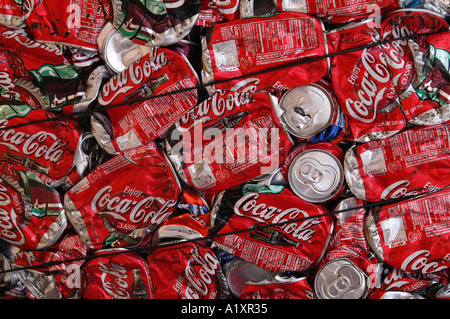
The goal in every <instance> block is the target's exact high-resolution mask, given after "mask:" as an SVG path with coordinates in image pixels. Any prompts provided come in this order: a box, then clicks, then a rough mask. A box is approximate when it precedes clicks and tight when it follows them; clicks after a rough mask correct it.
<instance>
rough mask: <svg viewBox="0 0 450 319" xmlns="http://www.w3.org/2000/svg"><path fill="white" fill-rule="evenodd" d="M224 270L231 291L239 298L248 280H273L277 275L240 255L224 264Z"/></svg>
mask: <svg viewBox="0 0 450 319" xmlns="http://www.w3.org/2000/svg"><path fill="white" fill-rule="evenodd" d="M222 271H223V273H224V275H225V278H226V280H227V283H228V288H229V289H230V292H231V293H232V294H233V295H234V296H235V297H237V298H240V297H241V294H242V292H243V291H244V288H245V286H246V284H247V283H248V282H256V283H258V282H262V281H269V282H271V281H273V279H274V278H275V276H276V275H277V274H276V273H274V272H271V271H268V270H265V269H262V268H260V267H258V266H255V265H254V264H252V263H249V262H248V261H245V260H243V259H241V258H238V257H233V258H231V260H229V261H228V262H226V263H225V264H224V265H223V266H222Z"/></svg>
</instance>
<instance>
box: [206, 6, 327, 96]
mask: <svg viewBox="0 0 450 319" xmlns="http://www.w3.org/2000/svg"><path fill="white" fill-rule="evenodd" d="M281 34H282V36H281ZM202 47H203V55H202V61H203V70H202V78H203V82H204V83H205V85H206V86H207V88H208V90H209V91H210V94H211V93H212V92H214V91H215V90H232V87H233V86H234V85H240V83H242V82H244V81H246V82H248V81H255V83H256V85H257V89H258V90H266V91H274V92H278V91H280V90H281V91H285V90H288V89H291V88H295V87H297V86H301V85H305V84H309V83H314V82H317V81H319V80H320V79H322V78H323V77H324V76H326V75H327V74H328V71H329V62H330V61H329V59H326V58H323V59H318V60H316V61H310V62H307V63H304V64H299V65H296V66H289V67H285V68H283V69H280V70H268V69H273V68H277V67H280V68H282V67H283V65H284V66H286V65H288V64H289V63H293V62H298V61H302V60H305V62H306V61H307V59H310V58H315V57H321V56H325V55H326V54H327V49H328V47H327V46H326V45H325V35H324V28H323V25H322V23H321V21H320V20H319V19H318V18H315V17H313V16H310V15H306V14H301V13H293V12H280V13H278V14H275V15H272V16H268V17H253V18H248V19H238V20H234V21H230V22H225V23H219V24H216V25H214V26H213V27H212V29H211V31H210V34H209V35H208V37H205V38H204V39H203V41H202ZM247 75H248V76H247ZM238 77H239V78H238ZM233 78H235V79H233Z"/></svg>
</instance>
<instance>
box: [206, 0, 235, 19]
mask: <svg viewBox="0 0 450 319" xmlns="http://www.w3.org/2000/svg"><path fill="white" fill-rule="evenodd" d="M212 2H213V3H214V5H215V6H216V7H217V9H218V10H219V12H220V13H222V15H223V16H224V17H225V19H227V20H228V21H233V20H236V19H239V4H240V0H212Z"/></svg>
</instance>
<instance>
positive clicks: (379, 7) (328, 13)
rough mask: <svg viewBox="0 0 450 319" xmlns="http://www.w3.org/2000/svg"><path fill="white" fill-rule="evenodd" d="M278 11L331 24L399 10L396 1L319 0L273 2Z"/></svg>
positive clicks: (398, 4) (278, 0)
mask: <svg viewBox="0 0 450 319" xmlns="http://www.w3.org/2000/svg"><path fill="white" fill-rule="evenodd" d="M273 1H274V3H275V4H276V6H277V8H278V10H280V11H293V12H302V13H308V14H312V15H319V16H320V17H322V19H324V20H326V21H329V22H331V23H342V22H350V21H354V20H361V19H364V18H367V17H369V16H370V15H373V14H374V12H377V13H379V14H384V13H386V12H389V11H391V10H394V9H398V8H400V3H399V1H398V0H375V1H373V0H360V1H353V2H350V1H330V2H323V1H320V0H303V1H298V0H273Z"/></svg>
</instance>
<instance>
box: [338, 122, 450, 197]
mask: <svg viewBox="0 0 450 319" xmlns="http://www.w3.org/2000/svg"><path fill="white" fill-rule="evenodd" d="M449 125H450V124H448V123H447V124H441V125H439V124H438V125H432V126H416V127H412V128H410V129H408V130H405V131H403V132H401V133H398V134H396V135H395V136H392V137H390V138H386V139H384V140H380V141H372V142H369V143H363V144H359V145H354V146H352V147H351V148H350V149H348V150H347V152H346V153H345V160H344V175H345V179H346V181H347V185H348V187H349V188H350V190H351V191H352V193H353V194H354V195H355V196H356V197H358V198H360V199H362V200H365V201H369V202H377V201H381V200H388V199H395V198H400V197H403V196H409V195H418V194H421V193H427V192H430V191H433V190H437V189H440V188H444V187H446V186H448V185H449V181H448V179H445V178H442V174H443V173H442V172H445V170H446V169H447V167H448V165H449V161H448V154H447V146H445V145H446V144H447V143H448V140H449V135H448V127H449ZM444 174H445V173H444Z"/></svg>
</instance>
